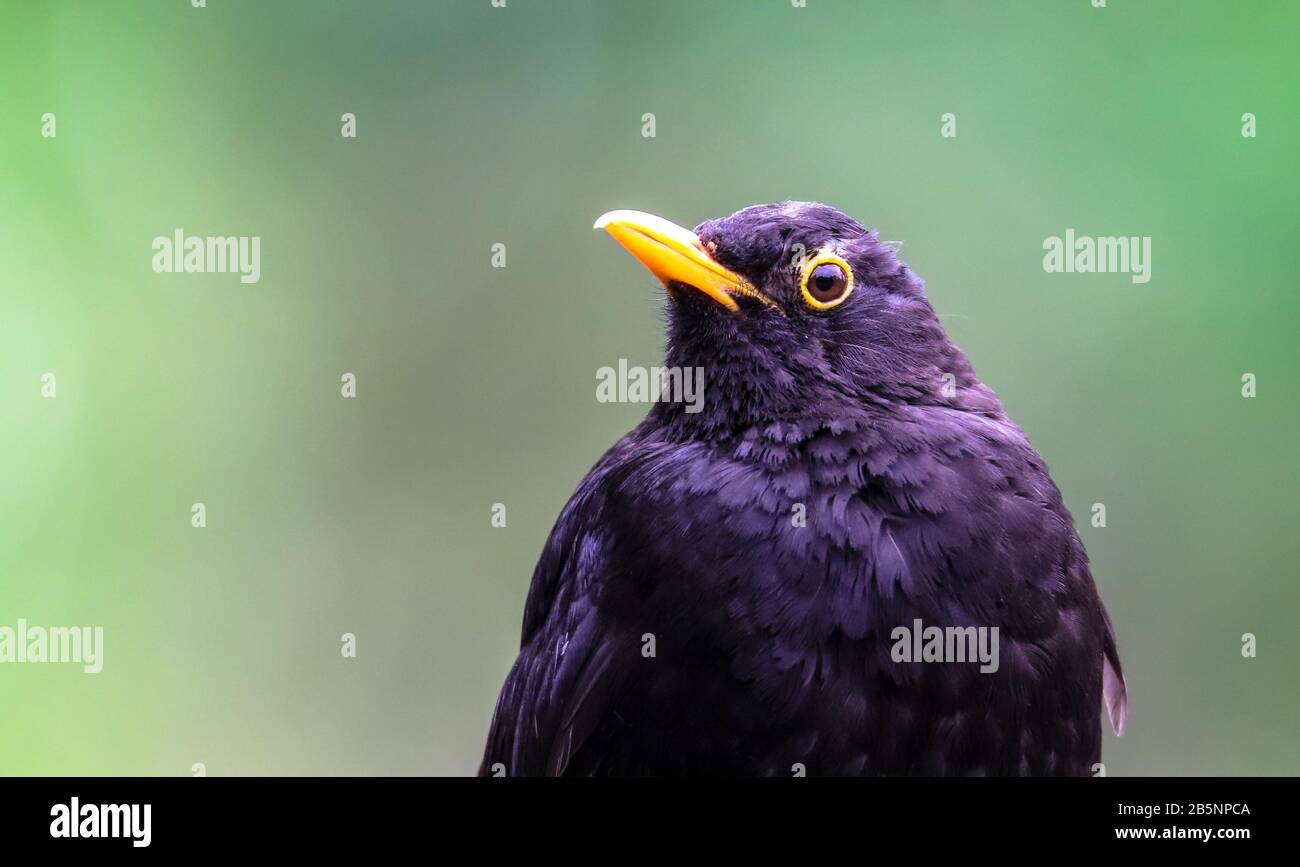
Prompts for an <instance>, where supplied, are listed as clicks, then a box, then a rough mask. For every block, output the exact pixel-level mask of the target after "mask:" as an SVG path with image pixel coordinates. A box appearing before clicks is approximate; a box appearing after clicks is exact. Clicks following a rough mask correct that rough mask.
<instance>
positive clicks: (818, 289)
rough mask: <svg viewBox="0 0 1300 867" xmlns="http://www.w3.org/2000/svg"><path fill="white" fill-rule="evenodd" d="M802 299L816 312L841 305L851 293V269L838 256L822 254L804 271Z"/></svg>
mask: <svg viewBox="0 0 1300 867" xmlns="http://www.w3.org/2000/svg"><path fill="white" fill-rule="evenodd" d="M800 288H801V289H802V290H803V299H804V301H806V302H807V303H808V306H809V307H812V308H814V309H816V310H829V309H830V308H832V307H835V306H836V305H838V304H842V303H843V302H844V299H845V298H848V297H849V293H850V292H852V291H853V269H852V268H850V267H849V263H848V262H845V261H844V260H843V259H841V258H840V257H839V256H832V255H830V254H823V255H821V256H818V257H816V258H815V259H813V260H812V262H811V263H810V264H809V266H808V267H807V268H806V269H805V270H804V274H803V282H802V285H801V287H800Z"/></svg>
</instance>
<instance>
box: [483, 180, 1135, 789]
mask: <svg viewBox="0 0 1300 867" xmlns="http://www.w3.org/2000/svg"><path fill="white" fill-rule="evenodd" d="M596 228H597V229H604V230H605V231H606V232H608V233H609V234H610V235H612V236H613V237H614V238H615V239H616V240H617V241H618V242H619V243H620V244H622V245H623V246H624V247H625V248H627V250H628V251H629V252H631V253H632V254H633V255H634V256H635V257H636V258H637V259H639V260H640V261H641V262H642V263H643V264H644V265H645V266H646V267H647V268H649V270H650V271H651V272H652V273H653V274H654V275H655V276H657V277H658V278H659V279H660V280H661V281H662V282H663V283H664V285H665V287H666V290H667V295H668V299H669V301H668V319H667V321H668V340H667V351H666V366H667V368H668V369H669V370H673V369H686V368H702V370H703V375H704V382H705V387H704V388H705V390H704V400H703V401H702V402H700V403H699V404H697V405H695V406H690V405H687V404H685V403H684V402H681V401H675V400H673V394H672V392H671V390H668V391H667V392H665V393H664V394H662V395H660V397H659V400H658V401H657V402H655V403H653V404H652V406H651V409H650V411H649V413H648V414H647V416H646V418H645V420H644V421H642V422H641V424H639V425H638V426H637V427H636V428H635V429H634V430H632V431H631V432H630V433H628V434H627V435H626V436H624V437H623V438H622V439H620V440H619V441H618V442H617V443H615V444H614V446H613V447H612V448H610V450H609V451H608V452H606V453H605V455H604V456H603V457H602V458H601V459H600V460H599V461H598V462H597V463H596V465H595V467H594V468H593V469H592V470H591V472H590V473H588V475H587V476H586V478H584V479H583V480H582V483H581V484H580V485H578V488H577V490H576V492H575V493H574V494H573V496H572V498H571V499H570V500H569V502H568V504H567V505H566V506H565V507H564V510H563V511H562V512H561V513H560V516H559V518H558V520H557V521H556V523H555V527H554V529H553V530H552V531H551V535H550V538H549V539H548V540H547V542H546V546H545V548H544V549H543V551H542V555H541V559H540V560H539V562H538V564H537V568H536V570H535V572H534V573H533V578H532V586H531V589H530V591H529V594H528V600H527V603H526V606H525V610H524V618H523V639H522V646H521V649H520V652H519V656H518V658H517V660H516V661H515V663H514V666H513V667H512V668H511V670H510V673H509V675H508V676H507V678H506V682H505V685H504V687H503V688H502V691H501V695H500V698H499V700H498V703H497V706H496V712H495V714H494V717H493V719H492V724H491V728H490V731H489V734H488V740H487V748H486V752H485V755H484V757H483V761H482V766H481V768H480V773H481V774H484V775H491V776H526V775H583V776H585V775H620V776H639V775H668V776H684V775H717V776H776V775H783V776H790V775H808V776H817V775H826V776H833V775H922V776H942V775H1091V774H1096V773H1098V770H1099V769H1098V768H1097V767H1096V763H1098V762H1099V761H1100V755H1101V739H1102V732H1101V712H1102V707H1103V704H1104V707H1105V709H1106V711H1107V712H1108V714H1109V718H1110V723H1111V725H1112V727H1113V728H1114V730H1115V732H1116V734H1119V733H1121V731H1122V729H1123V727H1124V721H1125V717H1126V714H1127V695H1126V687H1125V683H1124V679H1123V674H1122V672H1121V669H1120V661H1119V656H1118V654H1117V652H1116V644H1115V635H1114V631H1113V629H1112V627H1111V624H1110V620H1109V618H1108V616H1107V614H1106V611H1105V609H1104V608H1103V606H1102V603H1101V599H1100V597H1099V595H1098V592H1097V588H1096V586H1095V585H1094V583H1093V580H1092V575H1091V573H1090V571H1089V567H1088V558H1087V555H1086V553H1085V552H1084V548H1083V545H1082V544H1081V542H1080V541H1079V537H1078V535H1077V534H1076V533H1075V530H1074V527H1073V524H1072V520H1071V517H1070V514H1069V512H1068V511H1067V510H1066V508H1065V506H1064V505H1063V503H1062V500H1061V495H1060V492H1059V491H1058V490H1057V487H1056V485H1055V484H1054V483H1053V481H1052V479H1051V477H1050V476H1049V475H1048V472H1047V469H1046V467H1045V466H1044V463H1043V460H1042V458H1041V457H1040V456H1039V455H1038V453H1037V452H1036V451H1035V450H1034V448H1033V447H1032V446H1031V445H1030V444H1029V441H1028V440H1027V439H1026V437H1025V435H1024V433H1023V432H1022V431H1021V430H1020V428H1019V427H1017V426H1016V424H1015V423H1014V422H1012V421H1011V420H1010V419H1009V418H1008V417H1007V415H1006V413H1005V411H1004V410H1003V408H1002V405H1001V403H1000V402H999V401H998V399H997V397H996V395H995V394H994V393H993V392H992V391H991V390H990V389H989V388H988V387H987V386H985V385H984V384H983V383H982V382H980V380H979V379H977V378H976V376H975V374H974V372H973V371H972V369H971V365H970V363H969V362H968V361H967V359H966V356H965V355H964V354H963V353H962V352H961V351H960V350H959V349H957V347H956V346H954V345H953V344H952V343H951V342H950V341H949V339H948V337H947V335H946V333H945V332H944V329H943V327H942V325H941V324H940V321H939V318H938V317H937V316H936V315H935V312H934V310H933V308H932V307H931V306H930V303H929V302H928V301H927V300H926V297H925V294H924V288H923V283H922V281H921V280H920V279H919V278H918V277H917V276H916V275H915V274H913V273H912V271H911V270H910V269H909V268H908V267H907V266H906V265H905V264H903V263H902V262H901V261H900V260H899V258H898V256H897V249H896V247H895V246H894V245H891V244H889V243H887V242H882V241H880V240H879V237H878V234H877V233H876V232H874V231H869V230H868V229H867V228H865V227H864V226H863V225H861V224H860V223H858V222H857V221H855V220H853V219H851V218H850V217H848V216H846V215H845V214H843V213H841V212H840V211H838V210H836V209H834V208H832V207H829V206H826V205H822V204H817V203H803V202H782V203H777V204H769V205H757V206H754V207H750V208H745V209H744V210H741V211H738V212H737V213H735V214H733V215H731V216H730V217H726V218H723V219H719V220H712V221H709V222H706V223H703V224H701V225H700V226H698V227H697V228H696V229H695V231H694V232H692V231H690V230H687V229H685V228H682V227H680V226H677V225H675V224H673V223H671V222H669V221H667V220H663V219H661V218H658V217H655V216H652V215H650V214H645V213H641V212H637V211H613V212H610V213H608V214H605V215H604V216H603V217H601V218H600V220H599V221H597V223H596ZM936 628H937V629H938V634H940V635H944V636H948V640H946V641H945V640H944V639H943V638H940V639H939V641H938V642H937V643H935V642H933V641H931V639H932V638H933V637H934V636H935V635H936V633H935V632H934V630H935V629H936ZM913 630H917V631H918V632H919V633H924V637H925V649H924V650H923V651H922V653H921V654H914V653H913V652H912V649H913V647H916V648H918V649H919V648H921V639H920V637H918V636H917V635H913V634H912V631H913ZM954 634H956V635H957V636H959V639H958V640H957V641H956V642H954V641H952V640H951V637H952V636H953V635H954ZM976 634H979V636H980V640H981V642H985V641H986V640H987V641H989V642H991V643H992V644H993V645H994V648H993V649H994V650H995V651H996V652H995V654H994V655H993V660H995V662H994V663H993V664H992V665H990V664H985V663H988V662H989V659H988V658H987V657H981V658H980V659H979V660H975V659H972V658H971V656H970V655H969V654H963V647H964V642H963V640H961V637H963V636H966V637H968V636H973V635H976ZM981 646H983V644H981ZM972 647H973V642H972ZM931 651H933V652H931ZM972 653H973V651H972Z"/></svg>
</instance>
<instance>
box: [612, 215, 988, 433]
mask: <svg viewBox="0 0 1300 867" xmlns="http://www.w3.org/2000/svg"><path fill="white" fill-rule="evenodd" d="M595 227H596V228H597V229H604V230H605V231H607V232H609V233H610V234H611V235H613V236H614V238H615V239H616V240H617V241H618V242H619V243H620V244H622V245H623V246H624V247H626V248H627V249H628V251H629V252H631V253H632V254H633V255H634V256H636V258H637V259H639V260H640V261H641V262H642V264H644V265H645V266H646V267H647V268H649V269H650V271H651V272H652V273H653V274H654V275H655V276H656V277H658V278H659V279H660V280H661V281H663V283H664V285H665V286H666V288H667V291H668V295H669V299H670V303H669V305H668V307H669V312H668V317H669V324H668V331H669V334H668V351H667V359H666V361H667V365H668V367H670V368H673V367H680V368H687V367H696V368H702V369H703V376H704V382H705V392H704V401H703V407H702V411H700V412H698V413H697V414H695V415H694V416H692V415H691V414H690V413H687V412H684V411H683V408H682V407H681V406H680V405H674V404H673V403H671V402H666V403H660V404H657V405H656V408H655V409H654V410H653V411H652V415H656V414H657V415H658V417H659V419H658V420H659V421H660V422H662V423H664V424H667V425H671V426H676V427H680V428H683V429H685V430H689V431H690V433H691V434H692V435H701V434H713V435H730V434H733V433H735V432H737V431H739V430H742V429H744V428H747V427H751V426H753V425H756V424H764V423H770V422H774V421H796V420H808V421H816V420H819V419H826V420H830V419H836V418H843V417H844V416H845V414H846V413H851V411H852V409H853V408H854V407H861V406H863V405H864V404H867V403H896V402H905V403H949V404H953V405H965V406H967V407H968V408H975V409H982V410H985V411H993V412H996V411H998V410H999V407H998V404H997V400H996V398H995V397H993V395H992V392H990V391H989V390H988V389H987V388H985V387H984V386H983V385H982V384H981V383H980V382H979V380H978V379H976V378H975V376H974V374H973V373H972V372H971V368H970V365H969V363H968V362H967V360H966V358H965V356H964V355H963V354H962V353H961V351H960V350H958V349H957V348H956V347H955V346H953V345H952V343H951V342H950V341H949V340H948V337H947V335H946V334H945V333H944V330H943V327H942V325H941V324H940V322H939V319H938V317H937V316H936V315H935V313H934V310H933V308H931V306H930V304H929V302H928V301H927V300H926V298H925V293H924V288H923V284H922V283H921V281H920V280H919V279H918V278H917V277H916V276H915V275H914V274H913V273H912V272H911V270H909V269H908V268H907V266H906V265H904V264H903V263H902V262H900V261H899V259H898V257H897V255H896V249H895V248H894V247H893V246H891V245H889V244H887V243H884V242H881V241H880V240H879V239H878V236H877V234H876V233H875V232H873V231H870V230H868V229H867V228H866V227H864V226H863V225H862V224H860V223H858V222H857V221H856V220H854V219H852V218H850V217H848V216H846V215H845V214H843V213H841V212H840V211H838V210H836V209H835V208H832V207H830V206H828V205H822V204H817V203H814V202H781V203H777V204H770V205H755V206H753V207H749V208H745V209H744V210H741V211H737V212H736V213H734V214H732V215H731V216H729V217H723V218H722V219H718V220H710V221H708V222H705V223H701V224H700V225H699V226H697V227H696V229H695V231H693V232H692V231H690V230H688V229H685V228H683V227H681V226H678V225H675V224H673V223H671V222H669V221H667V220H664V219H661V218H659V217H655V216H653V215H651V214H645V213H641V212H639V211H611V212H609V213H607V214H605V215H604V216H602V217H601V218H600V219H599V220H597V221H596V226H595Z"/></svg>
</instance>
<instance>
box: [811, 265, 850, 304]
mask: <svg viewBox="0 0 1300 867" xmlns="http://www.w3.org/2000/svg"><path fill="white" fill-rule="evenodd" d="M845 282H846V281H845V279H844V272H843V271H842V270H840V267H839V266H838V265H819V266H817V270H815V271H813V274H812V290H813V291H812V295H813V297H814V298H816V299H817V300H818V301H831V300H833V299H835V298H838V297H839V295H840V293H841V292H843V291H844V285H845Z"/></svg>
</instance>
